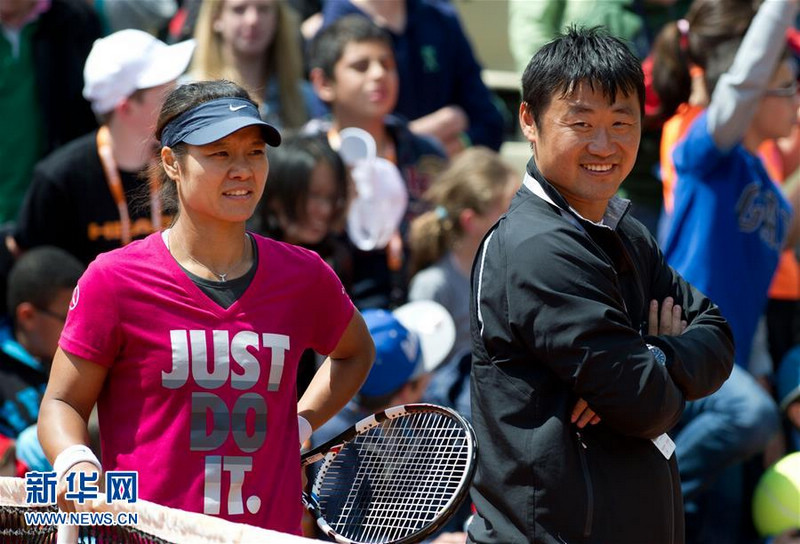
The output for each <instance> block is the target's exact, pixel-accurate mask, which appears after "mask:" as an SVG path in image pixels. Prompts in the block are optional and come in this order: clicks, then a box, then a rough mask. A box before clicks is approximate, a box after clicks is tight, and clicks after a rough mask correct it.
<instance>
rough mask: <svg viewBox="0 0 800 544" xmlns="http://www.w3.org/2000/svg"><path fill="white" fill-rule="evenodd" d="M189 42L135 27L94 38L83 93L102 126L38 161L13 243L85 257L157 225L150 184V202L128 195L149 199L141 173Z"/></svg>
mask: <svg viewBox="0 0 800 544" xmlns="http://www.w3.org/2000/svg"><path fill="white" fill-rule="evenodd" d="M193 50H194V42H193V41H191V40H189V41H186V42H182V43H179V44H175V45H172V46H168V45H166V44H165V43H163V42H161V41H160V40H157V39H156V38H154V37H152V36H151V35H150V34H147V33H146V32H142V31H140V30H122V31H120V32H115V33H114V34H111V35H109V36H107V37H105V38H101V39H99V40H97V41H95V43H94V45H93V47H92V50H91V52H90V53H89V56H88V58H87V59H86V64H85V66H84V88H83V95H84V97H85V98H86V99H87V100H88V101H89V102H90V103H91V107H92V110H93V111H94V113H95V115H96V116H97V118H98V120H99V121H100V122H101V125H102V126H101V127H100V128H99V129H98V130H97V131H96V132H93V133H90V134H87V135H85V136H83V137H81V138H78V139H76V140H74V141H73V142H71V143H69V144H68V145H66V146H64V147H62V148H60V149H58V150H56V151H55V152H54V153H53V154H51V155H50V156H48V157H46V158H45V159H44V160H42V161H40V162H39V164H37V166H36V168H35V169H34V174H33V179H32V182H31V186H30V188H29V190H28V193H27V195H26V198H25V201H24V203H23V206H22V209H21V211H20V214H19V218H18V221H17V226H16V229H15V232H14V235H13V238H14V241H15V242H16V246H17V247H18V249H20V250H25V249H29V248H31V247H35V246H40V245H45V244H49V245H55V246H58V247H61V248H63V249H65V250H67V251H69V252H70V253H72V254H73V255H75V256H76V257H78V258H79V259H80V260H81V261H83V262H84V263H87V264H88V263H89V262H91V261H92V260H93V259H94V258H95V257H96V256H97V255H98V254H99V253H101V252H104V251H108V250H111V249H114V248H117V247H120V246H122V245H125V244H127V243H129V242H130V241H131V240H134V239H136V238H140V237H142V236H146V235H148V234H150V233H151V232H154V231H155V230H157V229H158V228H159V227H160V226H161V225H162V222H163V221H162V216H161V210H160V205H159V202H158V198H157V193H156V191H155V188H153V190H151V191H150V195H149V202H148V205H139V204H135V203H133V202H132V201H134V200H143V201H146V202H147V201H148V199H147V197H145V198H139V193H145V192H146V188H143V187H142V185H143V183H142V178H141V175H140V174H141V173H142V171H143V170H145V169H146V168H147V166H148V164H149V163H150V162H151V160H152V158H153V156H154V152H155V144H156V142H155V140H154V139H153V137H152V133H153V127H154V125H155V121H156V116H157V115H158V110H159V108H160V107H161V104H162V101H163V98H164V95H165V93H166V92H167V91H169V90H170V89H171V88H172V87H173V86H174V85H175V81H176V79H177V78H178V76H180V75H181V74H182V73H183V72H184V71H185V70H186V67H187V66H188V64H189V61H190V59H191V56H192V52H193ZM142 196H143V195H142Z"/></svg>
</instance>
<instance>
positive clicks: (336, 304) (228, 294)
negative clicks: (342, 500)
mask: <svg viewBox="0 0 800 544" xmlns="http://www.w3.org/2000/svg"><path fill="white" fill-rule="evenodd" d="M155 134H156V137H157V138H158V139H159V141H160V142H161V155H160V158H161V164H160V165H159V166H158V168H159V169H160V170H159V172H160V174H161V177H160V182H161V183H162V184H163V188H164V193H163V194H164V203H165V205H167V204H168V203H170V204H174V205H175V208H174V209H175V220H174V221H173V223H172V225H171V226H170V228H169V229H167V230H165V231H164V232H159V233H153V234H151V235H150V236H148V237H147V238H145V239H144V240H137V241H135V242H133V243H131V244H129V245H127V246H126V247H123V248H120V249H117V250H114V251H111V252H109V253H106V254H103V255H100V256H99V257H98V258H97V259H96V260H95V261H94V262H92V263H91V264H90V265H89V267H88V268H87V270H86V273H85V274H84V275H83V277H81V279H80V280H79V282H78V286H77V288H76V290H75V292H74V294H73V297H72V305H71V309H70V311H69V313H68V315H67V320H66V323H65V325H64V331H63V333H62V335H61V339H60V342H59V346H60V349H59V351H58V352H57V353H56V356H55V357H54V360H53V365H52V371H51V375H50V376H51V377H50V382H49V383H48V386H47V391H46V393H45V397H44V399H43V400H42V408H41V410H40V418H39V438H40V440H41V441H42V447H43V449H44V451H45V453H46V454H47V455H48V458H49V459H51V460H52V462H53V467H54V468H55V470H56V473H57V474H58V476H59V481H60V482H61V483H60V484H59V485H60V487H58V493H59V501H58V502H59V506H60V507H61V508H62V510H64V511H73V510H74V508H75V504H74V502H72V501H71V500H67V498H66V497H65V494H66V491H67V486H66V484H65V483H64V481H62V480H61V477H63V476H64V475H65V474H66V473H67V472H69V471H72V470H75V471H80V472H81V473H90V474H91V473H95V472H98V471H99V472H101V473H102V471H103V470H126V471H133V470H136V471H139V479H138V492H139V497H140V498H142V499H145V500H148V501H152V502H156V503H159V504H163V505H166V506H170V507H173V508H180V509H183V510H187V511H192V512H200V513H204V514H208V515H215V516H219V517H222V518H225V519H228V520H230V521H234V522H239V523H247V524H250V525H255V526H257V527H262V528H266V529H272V530H276V531H281V532H286V533H293V534H300V526H301V514H302V510H303V508H302V505H301V502H300V491H301V489H300V485H301V483H300V482H301V479H300V456H299V455H298V449H299V445H300V444H301V443H302V442H303V441H305V440H306V439H307V438H308V436H309V435H310V434H311V431H312V429H313V428H315V427H319V426H320V425H322V424H323V423H324V422H325V421H327V420H328V419H329V418H330V417H332V416H333V415H334V414H335V413H336V412H337V411H339V410H340V409H341V408H342V406H344V405H345V404H346V403H347V402H348V401H349V400H350V398H351V397H352V396H353V395H354V394H355V393H356V391H357V390H358V388H359V387H360V386H361V384H362V382H363V381H364V378H365V377H366V375H367V373H368V372H369V369H370V366H371V365H372V360H373V357H374V346H373V343H372V340H371V338H370V335H369V331H368V330H367V327H366V325H365V324H364V321H363V319H362V318H361V315H360V314H359V313H358V311H357V310H356V309H355V306H354V305H353V303H352V301H351V300H350V298H349V297H348V296H347V294H346V292H345V290H344V288H343V287H342V284H341V282H340V281H339V279H338V278H337V277H336V275H335V274H334V272H333V271H332V270H331V269H330V267H329V266H328V265H327V264H325V262H324V261H323V260H322V259H321V258H320V257H319V255H317V254H316V253H314V252H312V251H310V250H306V249H303V248H300V247H297V246H293V245H290V244H284V243H282V242H278V241H275V240H271V239H269V238H265V237H262V236H259V235H256V234H252V233H249V232H247V230H246V221H247V220H248V219H249V218H250V217H251V216H252V214H253V212H254V211H255V208H256V205H257V204H258V202H259V199H260V197H261V194H262V193H263V191H264V186H265V184H266V180H267V171H268V170H269V162H268V160H267V149H268V148H267V145H270V146H272V147H275V146H277V145H279V144H280V142H281V136H280V134H279V133H278V131H277V130H276V129H275V128H274V127H273V126H271V125H269V124H267V123H266V122H264V121H262V120H261V118H260V116H259V112H258V107H257V105H256V103H255V102H253V100H252V99H251V98H250V96H249V95H248V93H247V92H246V91H245V90H244V89H242V88H241V87H240V86H238V85H236V84H235V83H232V82H230V81H224V80H220V81H204V82H195V83H189V84H186V85H182V86H180V87H178V88H177V89H175V90H174V91H172V92H171V93H170V94H169V95H168V96H167V98H166V100H165V102H164V106H163V108H162V110H161V113H160V114H159V118H158V124H157V127H156V132H155ZM312 307H313V308H314V314H313V315H309V312H308V309H309V308H312ZM307 349H313V350H314V351H316V352H317V353H322V354H327V355H328V358H327V359H326V360H325V362H324V363H323V364H322V366H321V367H320V369H319V371H318V372H317V374H316V375H315V377H314V379H313V380H312V382H311V384H309V386H308V387H307V389H306V391H305V393H304V394H303V396H302V397H301V398H300V400H299V402H298V399H297V388H296V374H297V367H298V361H299V359H300V356H301V355H302V353H303V352H304V351H305V350H307ZM96 402H97V409H98V415H99V420H100V437H101V449H102V456H103V463H102V465H101V464H100V461H99V460H98V459H97V458H96V457H94V456H92V455H90V453H89V452H88V451H87V449H86V445H87V441H86V438H85V437H86V416H87V415H88V410H90V409H91V407H92V406H93V405H94V404H95V403H96ZM209 416H210V417H209Z"/></svg>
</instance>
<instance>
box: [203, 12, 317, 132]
mask: <svg viewBox="0 0 800 544" xmlns="http://www.w3.org/2000/svg"><path fill="white" fill-rule="evenodd" d="M195 38H196V40H197V51H196V52H195V55H194V59H193V60H192V66H191V68H190V75H191V77H192V78H194V79H197V80H202V79H216V78H225V79H229V80H231V81H235V82H237V83H239V84H241V85H243V86H244V87H245V88H247V89H249V91H250V93H251V94H252V95H253V96H255V97H257V99H258V102H259V109H260V111H261V117H262V118H263V119H264V120H265V121H267V122H268V123H270V124H272V125H274V126H277V127H287V128H298V127H300V126H302V125H303V123H305V122H306V121H307V120H308V119H310V118H314V117H319V116H321V115H323V114H324V113H325V108H324V106H322V104H321V103H320V102H319V99H317V97H316V96H315V95H314V91H313V89H312V88H311V85H310V84H309V83H308V81H306V80H305V79H304V77H303V76H304V74H303V53H302V48H301V38H300V30H299V28H298V22H297V16H296V14H295V13H294V11H293V10H292V8H291V7H290V6H289V5H288V4H287V3H286V1H285V0H205V1H203V2H202V4H201V6H200V12H199V15H198V18H197V23H196V25H195Z"/></svg>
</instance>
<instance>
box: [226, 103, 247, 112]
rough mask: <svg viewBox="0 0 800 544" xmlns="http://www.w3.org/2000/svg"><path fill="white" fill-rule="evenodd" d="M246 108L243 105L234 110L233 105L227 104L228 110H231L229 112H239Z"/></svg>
mask: <svg viewBox="0 0 800 544" xmlns="http://www.w3.org/2000/svg"><path fill="white" fill-rule="evenodd" d="M246 107H247V105H246V104H243V105H241V106H236V107H235V108H234V107H233V105H231V104H228V109H229V110H231V111H239V110H240V109H242V108H246Z"/></svg>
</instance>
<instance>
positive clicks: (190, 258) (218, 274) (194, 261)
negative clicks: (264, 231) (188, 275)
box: [167, 230, 247, 282]
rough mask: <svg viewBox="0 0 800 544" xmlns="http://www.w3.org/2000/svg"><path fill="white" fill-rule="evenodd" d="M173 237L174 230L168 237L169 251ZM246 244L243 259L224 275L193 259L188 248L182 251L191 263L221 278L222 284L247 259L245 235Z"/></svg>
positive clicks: (245, 237)
mask: <svg viewBox="0 0 800 544" xmlns="http://www.w3.org/2000/svg"><path fill="white" fill-rule="evenodd" d="M171 237H172V230H170V232H169V234H168V235H167V249H168V250H169V249H170V244H169V241H170V238H171ZM244 243H245V246H244V252H243V253H242V258H241V259H239V261H238V262H236V264H234V265H233V266H231V267H230V268H229V269H228V271H227V272H225V273H224V274H220V273H219V272H215V271H214V270H212V269H211V267H210V266H208V265H207V264H203V263H201V262H200V261H198V260H197V259H195V258H194V257H192V254H191V253H189V251H188V250H187V249H186V248H184V247H183V246H181V249H183V252H184V253H186V256H187V257H189V260H190V261H192V262H193V263H194V264H196V265H199V266H202V267H203V268H205V269H206V270H208V271H209V272H211V273H212V274H213V275H215V276H216V277H218V278H219V281H221V282H224V281H227V278H228V275H229V274H230V273H231V272H233V271H234V270H236V269H237V268H238V267H239V265H240V264H242V263H243V262H244V260H245V259H246V258H247V234H245V235H244ZM170 253H172V251H171V250H170Z"/></svg>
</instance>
